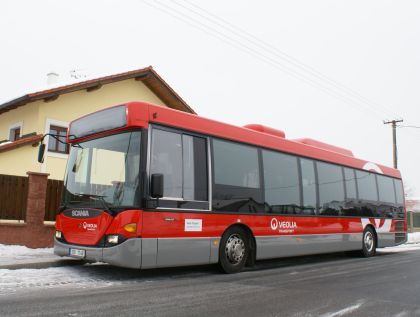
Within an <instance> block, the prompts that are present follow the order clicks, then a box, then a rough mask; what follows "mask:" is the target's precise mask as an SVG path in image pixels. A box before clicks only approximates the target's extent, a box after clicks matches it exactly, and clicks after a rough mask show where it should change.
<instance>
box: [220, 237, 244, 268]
mask: <svg viewBox="0 0 420 317" xmlns="http://www.w3.org/2000/svg"><path fill="white" fill-rule="evenodd" d="M225 252H226V257H227V259H228V260H229V262H230V263H232V264H238V263H240V262H241V261H242V259H243V258H244V256H245V243H244V241H243V240H242V238H241V237H240V236H239V235H237V234H232V235H231V236H230V237H229V239H228V240H227V241H226V247H225Z"/></svg>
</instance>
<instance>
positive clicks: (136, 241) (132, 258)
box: [54, 238, 142, 269]
mask: <svg viewBox="0 0 420 317" xmlns="http://www.w3.org/2000/svg"><path fill="white" fill-rule="evenodd" d="M141 240H142V239H141V238H132V239H128V240H126V241H124V242H123V243H121V244H118V245H116V246H114V247H108V248H96V247H86V246H80V245H73V244H67V243H63V242H60V241H58V240H57V239H54V253H55V254H57V255H59V256H70V249H77V250H84V251H85V256H84V257H83V258H81V257H80V258H79V259H81V260H87V261H93V262H105V263H109V264H111V265H115V266H121V267H128V268H133V269H139V268H140V266H141Z"/></svg>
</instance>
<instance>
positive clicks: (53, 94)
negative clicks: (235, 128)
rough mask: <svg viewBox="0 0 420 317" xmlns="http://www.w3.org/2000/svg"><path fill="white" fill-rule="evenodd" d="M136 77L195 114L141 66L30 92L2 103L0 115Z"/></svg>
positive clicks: (174, 104) (173, 104)
mask: <svg viewBox="0 0 420 317" xmlns="http://www.w3.org/2000/svg"><path fill="white" fill-rule="evenodd" d="M126 79H136V80H139V81H142V82H143V83H144V84H145V85H146V86H147V87H148V88H149V89H150V90H151V91H152V92H153V93H154V94H156V96H158V97H159V99H161V100H162V101H163V102H164V103H165V104H166V105H168V106H169V107H170V108H173V109H177V110H181V111H185V112H189V113H193V114H195V111H194V110H193V109H192V108H191V107H190V106H189V105H188V104H187V103H186V102H185V101H184V100H183V99H182V98H181V97H180V96H179V95H178V94H177V93H176V92H175V91H174V90H173V89H172V88H171V87H170V86H169V85H168V84H167V83H166V82H165V81H164V80H163V79H162V77H160V76H159V74H158V73H157V72H156V71H155V70H154V69H153V67H152V66H149V67H146V68H141V69H137V70H133V71H128V72H124V73H118V74H114V75H109V76H104V77H99V78H95V79H89V80H85V81H81V82H77V83H73V84H68V85H64V86H60V87H54V88H51V89H46V90H41V91H37V92H32V93H28V94H26V95H23V96H21V97H19V98H16V99H13V100H11V101H9V102H6V103H3V104H1V105H0V115H1V114H2V113H4V112H6V111H10V110H12V109H15V108H17V107H20V106H23V105H26V104H27V103H30V102H33V101H37V100H42V99H43V100H45V101H48V100H54V99H56V98H58V97H59V96H60V95H62V94H66V93H71V92H74V91H78V90H84V89H86V90H87V91H91V90H94V89H97V88H100V87H101V86H102V85H106V84H110V83H113V82H117V81H121V80H126Z"/></svg>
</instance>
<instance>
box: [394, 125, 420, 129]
mask: <svg viewBox="0 0 420 317" xmlns="http://www.w3.org/2000/svg"><path fill="white" fill-rule="evenodd" d="M397 128H413V129H420V127H418V126H415V125H397Z"/></svg>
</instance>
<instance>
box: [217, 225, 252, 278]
mask: <svg viewBox="0 0 420 317" xmlns="http://www.w3.org/2000/svg"><path fill="white" fill-rule="evenodd" d="M248 256H249V243H248V238H247V234H246V232H245V231H244V230H243V229H242V228H239V227H232V228H229V229H228V230H227V231H226V232H225V233H224V234H223V236H222V240H221V241H220V249H219V266H220V268H221V270H222V271H223V272H225V273H237V272H240V271H241V270H242V269H243V267H244V266H245V263H246V261H247V259H248Z"/></svg>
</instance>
